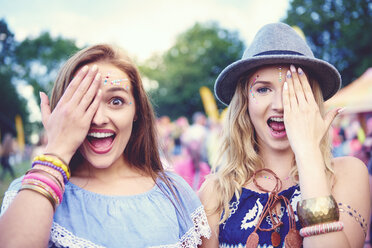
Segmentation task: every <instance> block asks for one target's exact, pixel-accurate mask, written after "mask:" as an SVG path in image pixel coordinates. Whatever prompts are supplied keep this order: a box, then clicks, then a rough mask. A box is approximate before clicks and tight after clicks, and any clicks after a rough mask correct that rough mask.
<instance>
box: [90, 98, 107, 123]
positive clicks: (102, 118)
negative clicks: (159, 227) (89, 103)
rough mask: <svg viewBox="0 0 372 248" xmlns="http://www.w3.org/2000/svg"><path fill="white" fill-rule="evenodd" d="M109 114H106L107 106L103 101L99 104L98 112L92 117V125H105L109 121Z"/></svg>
mask: <svg viewBox="0 0 372 248" xmlns="http://www.w3.org/2000/svg"><path fill="white" fill-rule="evenodd" d="M108 120H109V118H108V116H107V115H106V111H105V107H104V106H103V104H102V103H100V104H99V106H98V109H97V111H96V113H95V114H94V116H93V119H92V125H94V126H104V125H105V124H107V123H108Z"/></svg>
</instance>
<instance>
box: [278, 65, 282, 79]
mask: <svg viewBox="0 0 372 248" xmlns="http://www.w3.org/2000/svg"><path fill="white" fill-rule="evenodd" d="M278 69H279V83H281V82H282V67H279V68H278Z"/></svg>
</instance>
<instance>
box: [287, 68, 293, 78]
mask: <svg viewBox="0 0 372 248" xmlns="http://www.w3.org/2000/svg"><path fill="white" fill-rule="evenodd" d="M291 77H292V74H291V71H290V70H288V71H287V78H291Z"/></svg>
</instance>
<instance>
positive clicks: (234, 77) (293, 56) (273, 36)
mask: <svg viewBox="0 0 372 248" xmlns="http://www.w3.org/2000/svg"><path fill="white" fill-rule="evenodd" d="M274 64H293V65H295V66H301V67H302V68H303V69H304V70H305V71H306V72H308V73H310V74H311V75H312V76H314V77H315V79H317V81H318V82H319V84H320V87H321V90H322V93H323V98H324V100H327V99H329V98H330V97H331V96H333V95H334V94H335V93H336V92H337V91H338V90H339V89H340V87H341V76H340V73H339V72H338V71H337V69H336V68H335V67H334V66H333V65H331V64H330V63H328V62H326V61H324V60H321V59H317V58H315V57H314V54H313V52H312V51H311V49H310V47H309V46H308V45H307V44H306V41H305V40H304V39H303V38H301V36H300V35H298V34H297V33H296V31H295V30H294V29H293V28H291V27H290V26H288V25H287V24H285V23H272V24H267V25H265V26H263V27H262V28H261V29H260V30H259V31H258V32H257V34H256V36H255V38H254V39H253V41H252V43H251V45H250V46H249V47H248V48H247V49H246V50H245V52H244V54H243V57H242V58H241V59H240V60H238V61H235V62H234V63H232V64H230V65H229V66H227V67H226V68H225V69H224V70H223V71H222V72H221V73H220V75H219V76H218V78H217V80H216V83H215V85H214V92H215V95H216V97H217V99H218V100H219V101H221V102H222V103H224V104H225V105H228V104H229V103H230V101H231V99H232V97H233V95H234V93H235V89H236V85H237V82H238V80H239V78H240V77H241V76H243V75H244V74H246V73H247V72H248V71H250V70H253V69H255V68H257V67H260V66H264V65H274Z"/></svg>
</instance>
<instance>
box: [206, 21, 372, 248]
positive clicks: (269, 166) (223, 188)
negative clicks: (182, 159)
mask: <svg viewBox="0 0 372 248" xmlns="http://www.w3.org/2000/svg"><path fill="white" fill-rule="evenodd" d="M340 85H341V78H340V75H339V73H338V71H337V70H336V69H335V68H334V67H333V66H332V65H330V64H329V63H327V62H325V61H323V60H319V59H316V58H315V57H314V55H313V53H312V52H311V50H310V48H309V47H308V45H307V44H306V42H305V41H304V40H303V39H302V38H301V37H300V36H299V35H298V34H297V33H296V32H295V31H294V30H293V29H292V28H291V27H289V26H288V25H286V24H283V23H275V24H268V25H266V26H264V27H263V28H262V29H261V30H260V31H259V32H258V33H257V35H256V37H255V39H254V40H253V42H252V44H251V46H250V47H249V48H248V49H247V50H246V51H245V53H244V55H243V58H242V59H241V60H239V61H237V62H235V63H233V64H231V65H229V66H228V67H227V68H225V69H224V71H223V72H222V73H221V74H220V76H219V77H218V79H217V81H216V84H215V94H216V96H217V98H218V99H219V100H220V101H221V102H222V103H224V104H226V105H228V113H227V116H226V123H225V127H224V128H225V130H224V137H223V145H222V152H221V157H220V160H219V166H218V167H217V169H215V171H214V173H212V175H210V177H209V178H208V179H207V180H206V182H205V183H204V185H203V186H202V188H201V190H200V198H201V201H202V203H203V204H204V206H205V208H206V211H207V216H208V222H209V225H210V227H211V229H212V236H211V238H210V239H209V240H205V242H203V244H202V247H229V248H238V247H284V246H285V247H287V248H288V247H307V248H308V247H317V248H318V247H362V246H363V244H364V239H365V232H366V229H367V222H368V221H367V220H369V217H370V202H371V199H370V196H369V193H368V173H367V170H366V166H365V165H364V164H363V163H362V162H361V161H360V160H358V159H356V158H353V157H341V158H335V159H333V158H332V157H331V152H330V148H331V147H330V143H329V141H328V137H327V136H328V135H327V133H328V129H329V127H330V125H331V123H332V120H333V119H334V118H335V117H336V116H337V113H338V112H339V109H335V110H332V111H330V112H328V113H325V112H324V107H323V101H324V100H327V99H329V98H330V97H331V96H332V95H334V94H335V93H336V92H337V90H338V89H339V87H340Z"/></svg>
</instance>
